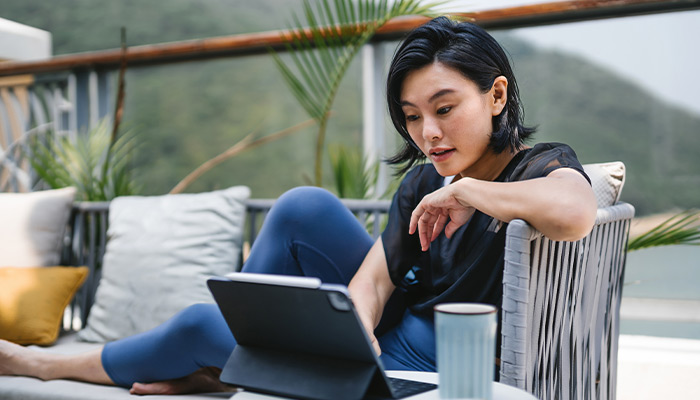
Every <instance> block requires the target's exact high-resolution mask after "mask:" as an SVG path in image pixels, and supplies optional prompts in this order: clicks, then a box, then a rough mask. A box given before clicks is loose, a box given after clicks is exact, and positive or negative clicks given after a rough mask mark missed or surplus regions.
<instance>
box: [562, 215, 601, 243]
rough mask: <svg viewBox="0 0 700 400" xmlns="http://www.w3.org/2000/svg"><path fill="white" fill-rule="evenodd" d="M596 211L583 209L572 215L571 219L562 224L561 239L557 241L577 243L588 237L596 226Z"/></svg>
mask: <svg viewBox="0 0 700 400" xmlns="http://www.w3.org/2000/svg"><path fill="white" fill-rule="evenodd" d="M595 217H596V209H595V208H592V209H581V210H577V211H573V212H571V213H570V215H569V217H568V218H567V220H566V221H565V223H564V224H562V227H561V230H560V234H561V237H560V238H557V239H555V240H563V241H568V242H575V241H577V240H581V239H583V238H584V237H586V236H587V235H588V234H589V233H591V230H592V229H593V225H594V224H595Z"/></svg>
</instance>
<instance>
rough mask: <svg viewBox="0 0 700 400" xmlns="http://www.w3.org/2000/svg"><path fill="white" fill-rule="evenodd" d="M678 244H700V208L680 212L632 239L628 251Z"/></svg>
mask: <svg viewBox="0 0 700 400" xmlns="http://www.w3.org/2000/svg"><path fill="white" fill-rule="evenodd" d="M678 244H684V245H696V246H697V245H700V210H687V211H683V212H681V213H678V214H676V215H674V216H672V217H671V218H669V219H667V220H666V221H664V222H662V223H661V224H659V225H657V226H655V227H654V228H652V229H650V230H649V231H647V232H645V233H643V234H641V235H639V236H637V237H635V238H632V239H630V241H629V243H628V244H627V251H634V250H639V249H644V248H649V247H656V246H669V245H678Z"/></svg>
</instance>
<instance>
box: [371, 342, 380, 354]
mask: <svg viewBox="0 0 700 400" xmlns="http://www.w3.org/2000/svg"><path fill="white" fill-rule="evenodd" d="M372 347H374V352H375V353H377V356H381V355H382V349H381V347H379V341H377V339H376V338H375V339H374V340H372Z"/></svg>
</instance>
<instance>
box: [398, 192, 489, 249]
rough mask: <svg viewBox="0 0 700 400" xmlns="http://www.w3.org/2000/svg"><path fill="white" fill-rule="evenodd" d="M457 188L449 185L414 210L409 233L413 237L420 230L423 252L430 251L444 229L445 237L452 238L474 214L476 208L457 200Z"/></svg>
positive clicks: (428, 197) (431, 194)
mask: <svg viewBox="0 0 700 400" xmlns="http://www.w3.org/2000/svg"><path fill="white" fill-rule="evenodd" d="M455 188H456V186H455V185H448V186H445V187H443V188H441V189H438V190H436V191H434V192H433V193H430V194H429V195H427V196H425V197H423V200H421V202H420V203H418V206H416V208H415V209H414V210H413V213H412V214H411V222H410V225H409V228H408V233H409V234H411V235H413V234H414V233H415V232H416V229H418V236H419V238H420V245H421V249H422V250H423V251H426V250H428V248H429V247H430V243H431V242H432V241H433V240H435V239H436V238H437V237H438V236H439V235H440V232H442V231H443V229H444V230H445V236H447V237H448V238H451V237H452V235H453V234H454V233H455V232H456V231H457V229H459V227H460V226H462V225H464V224H465V223H467V221H469V218H471V216H472V215H473V214H474V210H475V209H474V207H471V206H469V205H467V204H464V203H462V202H460V201H459V200H458V199H457V197H456V196H455V194H456V191H455V190H454V189H455Z"/></svg>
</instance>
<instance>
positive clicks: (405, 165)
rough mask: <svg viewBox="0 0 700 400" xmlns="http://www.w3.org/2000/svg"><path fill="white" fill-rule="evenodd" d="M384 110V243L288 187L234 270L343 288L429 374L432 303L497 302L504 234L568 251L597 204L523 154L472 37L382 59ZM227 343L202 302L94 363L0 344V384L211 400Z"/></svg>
mask: <svg viewBox="0 0 700 400" xmlns="http://www.w3.org/2000/svg"><path fill="white" fill-rule="evenodd" d="M387 100H388V106H389V111H390V115H391V118H392V121H393V123H394V126H395V127H396V129H397V130H398V132H399V134H401V136H402V137H403V139H404V147H403V149H402V150H401V151H400V152H399V153H398V154H397V155H396V156H394V157H393V158H392V159H391V160H390V162H391V163H393V164H398V165H400V169H401V172H406V171H408V173H407V175H406V177H405V178H404V180H403V181H402V184H401V186H400V188H399V189H398V191H397V193H396V194H395V196H394V199H393V202H392V205H391V209H390V215H389V222H388V225H387V228H386V230H385V231H384V232H383V233H382V236H381V237H380V238H379V239H378V240H377V241H376V242H374V243H372V240H371V238H370V237H369V235H368V234H367V233H366V232H365V230H364V229H363V228H362V226H361V225H360V224H359V223H358V222H357V221H356V220H355V218H354V217H353V216H352V214H350V213H349V211H347V209H345V208H344V207H343V206H342V204H341V203H340V202H339V201H338V199H337V198H335V197H334V196H332V195H330V194H329V193H327V192H325V191H323V190H321V189H315V188H299V189H294V190H292V191H290V192H288V193H286V194H284V195H283V196H281V197H280V199H279V201H278V202H277V204H276V205H275V207H274V208H273V209H272V211H271V212H270V214H269V215H268V217H267V220H266V222H265V226H264V227H263V229H262V230H261V232H260V235H259V236H258V239H257V240H256V242H255V245H254V246H253V248H252V249H251V253H250V257H249V259H248V261H247V262H246V264H245V265H244V267H243V270H244V271H246V272H263V273H276V274H290V275H310V276H318V277H320V278H321V279H322V280H323V281H325V282H333V283H343V284H348V287H349V291H350V294H351V297H352V299H353V302H354V303H355V306H356V308H357V311H358V314H359V315H360V318H361V320H362V322H363V324H364V326H365V328H366V329H367V332H368V334H369V336H370V338H371V340H372V343H373V345H374V347H375V349H376V351H377V353H378V354H381V356H380V358H381V360H382V362H383V363H384V366H385V367H386V368H387V369H394V370H395V369H404V370H422V371H434V370H435V337H434V328H433V320H432V308H433V306H434V305H435V304H438V303H442V302H447V301H474V302H484V303H491V304H495V305H497V306H499V305H500V302H501V298H502V293H501V278H502V269H503V251H504V237H505V227H504V224H505V223H507V222H509V221H511V220H512V219H514V218H521V219H524V220H526V221H528V222H529V223H530V224H531V225H533V226H534V227H535V228H537V229H538V230H540V231H541V232H543V233H544V234H545V235H547V236H548V237H550V238H552V239H554V240H577V239H580V238H582V237H583V236H585V235H586V234H587V233H588V232H589V231H590V229H591V227H592V226H593V222H594V219H595V214H596V201H595V197H594V195H593V191H592V190H591V187H590V183H589V181H588V178H587V176H586V175H585V173H584V172H583V168H582V167H581V164H580V163H579V162H578V160H577V159H576V155H575V153H574V152H573V150H571V148H569V147H568V146H566V145H562V144H555V143H550V144H538V145H536V146H534V147H533V148H528V147H526V146H525V145H524V140H525V139H526V138H527V137H528V136H530V135H531V134H532V133H533V129H529V128H526V127H524V126H523V123H522V115H521V106H520V100H519V95H518V90H517V84H516V81H515V77H514V76H513V72H512V70H511V68H510V65H509V63H508V59H507V57H506V55H505V53H504V51H503V50H502V49H501V47H500V46H499V45H498V43H497V42H496V41H495V40H494V39H493V38H492V37H491V36H490V35H488V34H487V33H486V32H485V31H484V30H483V29H481V28H479V27H478V26H476V25H473V24H469V23H454V22H452V21H450V20H448V19H446V18H437V19H435V20H432V21H430V22H429V23H427V24H426V25H424V26H422V27H420V28H417V29H416V30H414V31H413V32H412V33H410V34H409V35H408V36H407V38H406V39H405V40H404V42H403V43H402V44H401V46H400V47H399V49H398V50H397V52H396V54H395V56H394V59H393V61H392V64H391V67H390V70H389V76H388V81H387ZM424 158H428V159H429V160H430V163H428V164H423V165H419V166H417V167H415V168H414V167H413V166H414V164H416V163H417V162H418V161H421V160H423V159H424ZM390 298H391V301H390ZM380 321H381V322H382V324H380ZM234 346H235V341H234V339H233V337H232V336H231V334H230V332H229V330H228V328H227V326H226V323H225V322H224V321H223V318H222V317H221V314H220V313H219V311H218V309H217V308H216V306H214V305H208V304H207V305H201V304H200V305H196V306H193V307H190V308H188V309H186V310H184V311H183V312H181V313H180V314H178V315H177V316H175V317H174V318H173V319H171V320H170V321H168V322H166V323H165V324H164V325H162V326H160V327H158V328H156V329H154V330H152V331H149V332H146V333H143V334H140V335H136V336H134V337H131V338H127V339H123V340H119V341H116V342H112V343H108V344H107V345H106V346H105V347H104V348H103V349H100V350H98V351H96V352H93V353H87V354H82V355H77V356H57V355H48V354H43V353H36V352H32V351H30V350H28V349H25V348H22V347H19V346H16V345H13V344H10V343H7V342H2V343H0V374H7V375H29V376H36V377H39V378H42V379H56V378H71V379H78V380H83V381H90V382H97V383H104V384H116V385H120V386H124V387H130V388H131V392H132V393H139V394H148V393H182V392H191V391H205V390H221V389H222V385H221V384H220V383H219V381H218V378H217V376H218V375H217V372H218V369H220V368H221V367H222V366H223V365H224V363H225V361H226V358H227V357H228V355H229V354H230V352H231V351H232V349H233V347H234Z"/></svg>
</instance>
